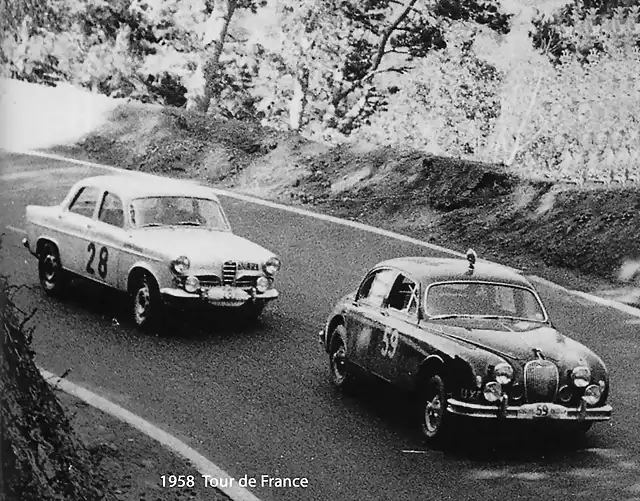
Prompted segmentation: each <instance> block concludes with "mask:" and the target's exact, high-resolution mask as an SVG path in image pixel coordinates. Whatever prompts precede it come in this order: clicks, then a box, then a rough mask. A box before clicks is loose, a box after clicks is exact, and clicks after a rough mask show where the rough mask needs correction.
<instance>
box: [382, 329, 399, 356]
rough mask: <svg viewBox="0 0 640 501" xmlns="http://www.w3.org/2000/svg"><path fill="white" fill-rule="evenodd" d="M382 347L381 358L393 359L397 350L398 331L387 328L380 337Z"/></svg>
mask: <svg viewBox="0 0 640 501" xmlns="http://www.w3.org/2000/svg"><path fill="white" fill-rule="evenodd" d="M382 345H383V346H382V349H381V350H380V353H382V356H383V357H389V358H393V356H394V355H395V354H396V349H397V348H398V331H397V330H395V329H391V328H389V327H387V328H386V329H385V330H384V334H383V335H382Z"/></svg>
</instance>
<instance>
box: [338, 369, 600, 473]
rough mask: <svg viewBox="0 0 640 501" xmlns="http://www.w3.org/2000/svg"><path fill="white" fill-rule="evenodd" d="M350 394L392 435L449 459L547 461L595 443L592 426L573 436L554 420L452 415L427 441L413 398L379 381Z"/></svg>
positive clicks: (571, 455)
mask: <svg viewBox="0 0 640 501" xmlns="http://www.w3.org/2000/svg"><path fill="white" fill-rule="evenodd" d="M349 397H350V398H353V399H356V400H357V402H358V404H357V405H358V406H359V407H364V410H365V411H366V412H367V413H370V414H371V416H372V417H374V418H375V420H376V421H378V422H381V423H385V424H386V426H388V427H389V429H390V431H392V432H393V433H394V434H395V435H397V436H400V437H402V438H403V439H405V440H406V441H407V442H409V443H411V444H415V447H416V448H417V449H421V448H424V449H425V450H428V449H437V450H439V451H440V452H442V453H443V454H445V455H446V456H448V457H451V458H458V459H466V460H473V461H485V462H517V463H521V462H528V461H536V462H539V461H544V462H546V463H553V462H556V461H563V460H566V459H570V458H574V459H576V458H579V457H581V456H583V455H584V452H585V450H586V449H589V448H594V447H599V446H601V444H600V443H599V442H600V439H599V437H598V431H597V425H596V426H594V427H593V428H592V430H591V431H589V432H588V433H587V435H586V436H583V437H580V436H579V435H578V437H576V435H575V434H573V433H571V431H572V429H571V428H569V427H567V426H560V424H559V423H558V422H550V421H547V422H545V423H525V422H513V421H509V422H504V421H500V422H499V421H497V420H485V419H483V420H478V419H475V420H471V419H469V418H458V417H457V416H456V417H454V419H453V421H452V425H453V432H452V433H451V434H450V436H449V437H448V439H447V441H446V442H444V443H443V444H441V445H438V446H435V445H428V444H426V443H425V442H424V440H423V439H422V436H421V433H420V431H419V424H418V423H419V408H418V405H417V404H416V400H415V398H414V397H411V396H410V395H407V394H402V393H399V392H398V391H397V390H395V389H394V387H392V386H390V385H387V384H385V383H381V382H375V381H373V382H369V381H367V382H366V383H364V384H362V385H361V386H359V388H358V390H357V391H356V392H355V393H352V394H351V395H350V396H349Z"/></svg>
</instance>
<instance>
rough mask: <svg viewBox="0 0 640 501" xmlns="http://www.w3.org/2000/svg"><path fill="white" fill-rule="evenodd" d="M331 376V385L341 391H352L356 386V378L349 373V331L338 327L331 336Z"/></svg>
mask: <svg viewBox="0 0 640 501" xmlns="http://www.w3.org/2000/svg"><path fill="white" fill-rule="evenodd" d="M329 374H330V377H331V383H332V384H333V385H334V386H335V387H336V388H339V389H341V390H351V389H352V388H353V387H354V386H355V381H354V376H353V374H352V373H351V372H350V371H349V364H348V361H347V329H346V328H345V327H344V325H342V324H340V325H338V326H337V327H336V328H335V329H334V330H333V332H332V334H331V345H330V349H329Z"/></svg>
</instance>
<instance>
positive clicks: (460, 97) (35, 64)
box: [0, 0, 640, 183]
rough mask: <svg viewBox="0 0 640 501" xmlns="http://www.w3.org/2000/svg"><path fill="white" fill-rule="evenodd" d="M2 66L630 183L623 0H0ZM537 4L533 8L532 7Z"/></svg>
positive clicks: (635, 140) (633, 90)
mask: <svg viewBox="0 0 640 501" xmlns="http://www.w3.org/2000/svg"><path fill="white" fill-rule="evenodd" d="M2 6H3V16H2V24H3V28H4V30H3V31H4V33H5V38H4V40H3V44H2V52H1V53H0V59H2V60H3V62H4V63H5V64H4V65H3V67H4V71H5V76H8V77H11V78H15V79H21V80H27V81H30V82H47V83H51V84H53V83H55V82H57V81H64V82H70V83H72V84H75V85H80V86H82V87H85V88H88V89H91V90H93V91H95V92H99V93H103V94H106V95H109V96H112V97H128V98H131V99H134V100H139V101H143V102H153V103H160V104H163V105H167V106H175V107H186V108H188V109H195V110H198V111H199V112H202V113H208V114H210V115H213V116H214V117H218V118H225V119H233V120H239V121H243V122H251V123H255V124H260V125H263V126H269V127H272V128H275V129H277V130H290V131H296V132H298V133H300V134H302V135H303V136H304V137H306V138H309V139H313V140H319V141H322V142H324V143H328V144H333V145H335V144H345V143H354V144H372V145H375V146H379V145H389V146H402V147H407V146H410V147H412V148H415V149H417V150H420V151H423V152H426V153H431V154H437V155H443V156H450V157H456V158H463V159H466V160H475V161H483V162H489V163H496V164H505V165H507V166H509V167H510V169H511V170H512V171H513V172H514V173H517V174H520V175H524V176H527V177H538V178H539V177H544V178H546V179H557V180H561V181H571V182H575V183H582V182H589V181H594V180H597V181H599V182H603V183H610V182H612V181H613V182H634V181H637V179H638V164H639V159H640V135H639V125H638V118H637V117H638V116H640V113H639V112H640V100H638V99H637V96H638V94H639V92H640V77H639V76H638V75H640V55H639V50H638V48H639V40H640V29H639V26H640V24H639V19H640V10H639V7H638V5H637V3H636V2H635V1H634V0H573V1H571V2H567V1H562V0H559V1H545V2H535V3H534V2H527V1H526V0H503V1H502V2H500V1H498V0H433V1H427V0H404V1H402V2H397V1H391V0H348V1H338V0H328V1H324V2H318V1H316V0H268V1H265V0H215V1H214V0H187V1H177V0H116V1H113V2H105V1H103V0H72V1H68V0H64V1H63V0H45V1H43V2H32V1H27V2H20V3H12V2H3V4H2ZM538 8H539V9H540V10H537V9H538Z"/></svg>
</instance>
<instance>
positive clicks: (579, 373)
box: [571, 366, 591, 388]
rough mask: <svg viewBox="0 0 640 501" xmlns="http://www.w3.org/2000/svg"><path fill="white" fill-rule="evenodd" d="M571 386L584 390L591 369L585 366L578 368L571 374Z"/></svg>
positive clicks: (589, 379) (587, 383)
mask: <svg viewBox="0 0 640 501" xmlns="http://www.w3.org/2000/svg"><path fill="white" fill-rule="evenodd" d="M571 379H572V380H573V384H574V385H576V387H578V388H585V387H586V386H588V385H589V382H590V381H591V369H589V367H586V366H579V367H576V368H575V369H573V371H572V372H571Z"/></svg>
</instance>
